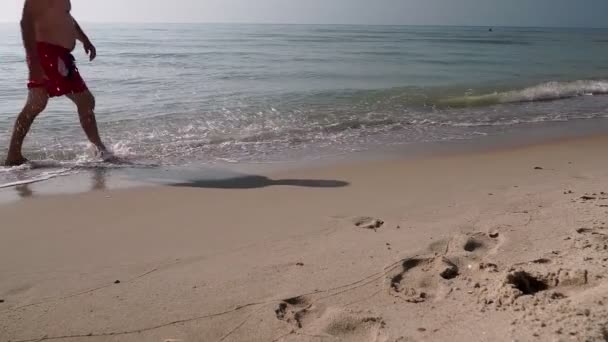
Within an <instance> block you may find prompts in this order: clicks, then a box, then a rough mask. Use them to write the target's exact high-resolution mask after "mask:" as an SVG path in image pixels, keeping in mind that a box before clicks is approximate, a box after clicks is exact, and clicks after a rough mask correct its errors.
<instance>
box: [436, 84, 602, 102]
mask: <svg viewBox="0 0 608 342" xmlns="http://www.w3.org/2000/svg"><path fill="white" fill-rule="evenodd" d="M606 94H608V81H603V80H598V81H592V80H580V81H573V82H547V83H543V84H539V85H536V86H533V87H529V88H525V89H522V90H512V91H506V92H496V93H492V94H485V95H478V96H461V97H452V98H447V99H442V100H439V105H442V106H448V107H482V106H491V105H497V104H506V103H522V102H538V101H554V100H562V99H567V98H573V97H578V96H585V95H606Z"/></svg>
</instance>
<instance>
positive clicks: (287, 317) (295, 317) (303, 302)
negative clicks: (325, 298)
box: [274, 297, 312, 329]
mask: <svg viewBox="0 0 608 342" xmlns="http://www.w3.org/2000/svg"><path fill="white" fill-rule="evenodd" d="M311 308H312V304H311V302H310V300H309V299H308V298H306V297H294V298H289V299H285V300H284V301H282V302H281V303H280V304H279V305H278V306H277V308H276V309H275V310H274V313H275V315H276V317H277V319H278V320H280V321H285V322H287V323H289V324H292V325H293V326H295V327H296V328H298V329H302V327H303V322H304V318H305V316H306V315H307V314H308V313H309V310H310V309H311Z"/></svg>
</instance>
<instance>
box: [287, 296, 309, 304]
mask: <svg viewBox="0 0 608 342" xmlns="http://www.w3.org/2000/svg"><path fill="white" fill-rule="evenodd" d="M284 302H285V303H287V304H289V305H302V304H306V299H305V298H304V297H294V298H289V299H285V300H284Z"/></svg>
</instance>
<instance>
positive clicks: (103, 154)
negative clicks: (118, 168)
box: [97, 149, 121, 163]
mask: <svg viewBox="0 0 608 342" xmlns="http://www.w3.org/2000/svg"><path fill="white" fill-rule="evenodd" d="M97 157H98V158H99V159H101V160H103V161H104V162H105V163H120V162H121V159H120V158H118V157H117V156H115V155H114V153H112V152H110V151H108V150H105V149H104V150H102V149H98V150H97Z"/></svg>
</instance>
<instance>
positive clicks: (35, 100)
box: [5, 88, 49, 166]
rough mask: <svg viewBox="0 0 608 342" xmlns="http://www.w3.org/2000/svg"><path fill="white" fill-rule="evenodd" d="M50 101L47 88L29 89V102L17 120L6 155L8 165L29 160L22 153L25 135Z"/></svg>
mask: <svg viewBox="0 0 608 342" xmlns="http://www.w3.org/2000/svg"><path fill="white" fill-rule="evenodd" d="M48 101H49V95H48V93H47V91H46V89H45V88H32V89H30V90H29V93H28V96H27V103H26V104H25V106H24V107H23V110H22V111H21V113H20V114H19V116H18V117H17V121H16V122H15V128H14V130H13V136H12V138H11V145H10V147H9V149H8V155H7V157H6V162H5V165H6V166H16V165H21V164H23V163H26V162H27V159H25V158H24V157H23V155H22V154H21V147H22V146H23V140H25V136H26V135H27V132H29V130H30V127H32V123H33V122H34V119H36V116H38V114H40V113H42V111H43V110H44V109H45V108H46V104H47V103H48Z"/></svg>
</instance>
